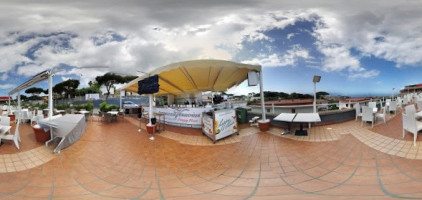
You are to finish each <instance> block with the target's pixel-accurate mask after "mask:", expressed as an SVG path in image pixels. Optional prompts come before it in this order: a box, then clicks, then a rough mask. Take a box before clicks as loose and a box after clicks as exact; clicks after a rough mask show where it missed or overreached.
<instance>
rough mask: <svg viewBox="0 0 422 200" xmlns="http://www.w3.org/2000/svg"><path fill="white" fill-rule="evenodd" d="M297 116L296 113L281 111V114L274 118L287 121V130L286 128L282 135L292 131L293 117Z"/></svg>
mask: <svg viewBox="0 0 422 200" xmlns="http://www.w3.org/2000/svg"><path fill="white" fill-rule="evenodd" d="M295 117H296V113H281V114H279V115H277V116H276V117H274V119H273V120H276V121H283V122H287V126H288V128H287V130H284V131H283V132H281V133H280V134H281V135H284V134H286V133H290V127H291V123H292V122H293V119H294V118H295Z"/></svg>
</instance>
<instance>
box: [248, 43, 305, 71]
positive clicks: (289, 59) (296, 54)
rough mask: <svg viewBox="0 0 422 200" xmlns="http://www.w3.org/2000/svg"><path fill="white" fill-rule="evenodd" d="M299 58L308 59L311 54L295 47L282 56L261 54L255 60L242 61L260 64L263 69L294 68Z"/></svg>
mask: <svg viewBox="0 0 422 200" xmlns="http://www.w3.org/2000/svg"><path fill="white" fill-rule="evenodd" d="M299 58H303V59H307V58H309V53H308V51H307V50H305V49H303V48H300V47H298V46H294V47H293V48H292V49H290V50H287V51H286V54H284V55H282V56H279V55H277V54H275V53H274V54H271V55H263V54H260V55H258V57H256V58H253V59H252V60H245V61H242V63H246V64H259V65H261V66H263V67H284V66H294V65H295V64H296V63H297V61H298V59H299Z"/></svg>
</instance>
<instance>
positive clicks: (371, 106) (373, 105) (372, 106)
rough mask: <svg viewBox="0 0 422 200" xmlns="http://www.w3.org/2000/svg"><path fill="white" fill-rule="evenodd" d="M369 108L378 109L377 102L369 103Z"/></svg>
mask: <svg viewBox="0 0 422 200" xmlns="http://www.w3.org/2000/svg"><path fill="white" fill-rule="evenodd" d="M368 107H370V108H376V107H377V102H375V101H374V102H369V103H368Z"/></svg>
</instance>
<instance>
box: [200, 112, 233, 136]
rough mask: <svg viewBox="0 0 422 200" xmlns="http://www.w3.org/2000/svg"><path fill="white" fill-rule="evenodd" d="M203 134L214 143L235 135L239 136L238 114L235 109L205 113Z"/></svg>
mask: <svg viewBox="0 0 422 200" xmlns="http://www.w3.org/2000/svg"><path fill="white" fill-rule="evenodd" d="M202 133H203V134H205V135H206V136H208V137H209V138H210V139H211V140H212V141H213V143H214V144H215V142H216V141H217V140H220V139H223V138H225V137H228V136H230V135H233V134H235V133H236V134H238V135H239V129H238V126H237V120H236V112H235V110H234V109H225V110H217V111H211V112H204V113H203V114H202Z"/></svg>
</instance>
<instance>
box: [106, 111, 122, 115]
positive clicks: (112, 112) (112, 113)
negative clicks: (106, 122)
mask: <svg viewBox="0 0 422 200" xmlns="http://www.w3.org/2000/svg"><path fill="white" fill-rule="evenodd" d="M107 113H108V114H111V115H116V116H117V115H118V114H119V111H108V112H107Z"/></svg>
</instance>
